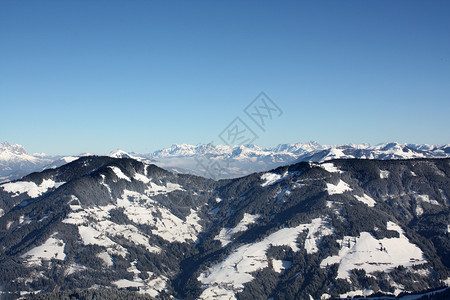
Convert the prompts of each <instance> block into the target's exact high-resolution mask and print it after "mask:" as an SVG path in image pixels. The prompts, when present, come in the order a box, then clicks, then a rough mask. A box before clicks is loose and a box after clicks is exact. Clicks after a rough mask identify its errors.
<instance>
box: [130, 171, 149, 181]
mask: <svg viewBox="0 0 450 300" xmlns="http://www.w3.org/2000/svg"><path fill="white" fill-rule="evenodd" d="M133 178H134V179H135V180H138V181H142V182H143V183H146V184H147V183H149V182H150V179H149V178H147V176H145V175H142V174H139V173H135V174H134V176H133Z"/></svg>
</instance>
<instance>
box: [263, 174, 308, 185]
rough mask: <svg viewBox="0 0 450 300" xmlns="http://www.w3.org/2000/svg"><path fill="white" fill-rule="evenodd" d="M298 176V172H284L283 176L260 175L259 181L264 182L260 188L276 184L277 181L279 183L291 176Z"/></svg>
mask: <svg viewBox="0 0 450 300" xmlns="http://www.w3.org/2000/svg"><path fill="white" fill-rule="evenodd" d="M298 175H300V172H288V171H286V172H284V174H283V175H280V174H277V173H264V174H262V175H261V180H263V181H264V182H263V183H262V184H261V186H263V187H266V186H269V185H272V184H274V183H277V182H278V181H281V180H283V179H285V178H289V177H291V176H298Z"/></svg>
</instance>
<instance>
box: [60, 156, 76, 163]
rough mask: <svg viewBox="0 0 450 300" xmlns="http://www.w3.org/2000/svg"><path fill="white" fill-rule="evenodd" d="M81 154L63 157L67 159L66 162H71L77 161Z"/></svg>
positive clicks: (64, 159)
mask: <svg viewBox="0 0 450 300" xmlns="http://www.w3.org/2000/svg"><path fill="white" fill-rule="evenodd" d="M79 158H80V157H79V156H65V157H63V158H61V159H62V160H63V161H65V162H66V163H71V162H73V161H76V160H77V159H79Z"/></svg>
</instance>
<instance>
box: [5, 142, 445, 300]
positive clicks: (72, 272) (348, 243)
mask: <svg viewBox="0 0 450 300" xmlns="http://www.w3.org/2000/svg"><path fill="white" fill-rule="evenodd" d="M192 147H193V148H191V147H187V146H183V147H179V148H180V149H177V150H175V149H172V150H175V151H171V150H165V151H161V152H160V153H159V154H158V153H157V154H155V155H154V156H151V158H152V159H156V158H159V157H162V156H163V155H167V156H170V155H175V156H176V157H188V155H191V156H194V157H195V156H196V155H198V153H211V152H212V150H210V149H209V148H208V147H207V146H196V147H198V148H202V147H203V149H206V150H205V151H204V152H200V150H198V149H197V148H196V147H194V146H192ZM306 147H312V146H304V148H306ZM316 147H317V148H319V147H321V146H317V145H316ZM174 148H175V147H174ZM279 148H280V149H278V150H273V151H272V153H275V152H276V153H278V154H277V155H283V154H282V153H283V152H285V153H287V154H286V155H292V156H293V157H296V159H299V158H298V156H296V154H292V153H293V152H295V151H297V150H298V151H299V153H302V152H303V150H301V149H302V146H298V145H297V146H295V145H287V146H280V147H279ZM304 148H303V149H304ZM192 149H196V150H195V151H192ZM404 150H405V151H404ZM223 151H224V153H223V154H222V155H230V156H233V157H234V158H235V159H238V158H243V159H244V160H247V159H249V158H251V157H256V158H257V159H256V160H255V161H258V159H259V158H260V157H263V158H264V157H267V152H269V151H268V150H261V149H259V148H257V147H256V146H250V147H235V148H231V149H228V148H224V150H223ZM314 151H315V152H314ZM314 151H311V150H307V151H304V152H305V153H309V157H314V158H315V159H317V160H322V159H324V158H325V157H327V155H337V156H342V155H346V156H347V155H350V154H349V151H353V152H352V153H360V156H361V157H362V156H363V155H365V156H367V155H371V154H373V155H374V157H381V158H386V157H387V156H389V155H390V157H395V158H399V155H400V154H402V153H405V154H404V155H407V156H408V158H411V157H412V156H413V155H419V154H420V155H429V153H432V152H435V153H439V154H440V155H441V154H442V153H446V152H445V148H443V150H442V149H438V150H436V148H433V147H432V151H429V149H428V150H426V151H423V150H418V149H413V148H412V147H409V146H401V145H398V144H387V145H384V146H377V147H370V146H365V147H361V148H359V149H358V147H356V146H342V147H330V148H326V149H317V151H316V150H314ZM358 151H361V152H358ZM312 152H314V153H312ZM162 153H165V154H162ZM180 154H181V155H180ZM115 155H116V156H120V157H122V156H125V155H128V154H127V153H123V152H120V153H119V152H116V153H115ZM442 155H443V154H442ZM149 158H150V157H149ZM149 158H139V159H138V160H137V159H133V158H129V157H127V158H116V157H108V156H101V157H100V156H86V157H81V158H79V159H77V160H75V161H72V162H70V163H67V164H64V165H62V166H60V167H55V168H49V169H46V170H44V171H42V172H38V173H32V174H29V175H27V176H25V177H23V178H21V179H20V180H17V181H13V182H8V183H3V184H0V245H1V246H0V286H1V290H0V298H2V297H5V298H8V299H9V298H13V299H14V298H18V297H19V296H27V295H28V296H30V297H31V294H33V293H38V294H39V295H37V296H34V297H32V298H36V299H72V298H74V299H79V298H83V299H84V298H88V299H94V298H95V299H100V298H101V299H105V298H106V299H143V296H148V297H151V298H158V299H173V298H175V299H187V300H189V299H342V298H347V297H353V296H368V295H372V296H377V295H378V298H373V299H392V298H393V297H395V296H399V297H401V295H402V293H428V294H426V295H425V296H424V297H425V298H420V296H414V297H413V296H408V297H404V298H398V299H405V300H406V299H419V298H420V299H446V297H447V299H448V296H449V290H448V289H446V288H447V286H449V285H450V240H449V234H450V233H449V232H450V225H449V224H450V217H449V216H450V210H449V207H450V159H449V158H446V159H435V158H411V159H407V160H403V159H395V160H372V159H370V160H369V159H336V160H331V161H326V162H320V163H319V162H298V163H295V164H292V165H289V166H282V167H278V168H276V169H273V170H270V171H264V172H260V173H253V174H250V175H247V176H244V177H240V178H236V179H226V180H219V181H215V180H211V179H208V178H203V177H199V176H194V175H186V174H176V173H172V172H169V171H166V170H164V169H161V168H159V167H157V166H155V165H153V164H149V163H147V162H145V161H144V160H145V159H149ZM436 290H437V292H436V293H439V297H441V298H428V295H431V294H433V292H432V291H436ZM133 291H136V292H139V293H140V294H141V296H139V295H137V294H136V295H131V294H130V293H132V292H133ZM92 293H94V294H95V295H96V296H95V297H93V296H92ZM82 295H91V296H89V297H87V296H86V297H84V296H82ZM100 295H101V296H100ZM119 295H121V296H119ZM127 295H128V296H127ZM382 295H390V296H389V297H390V298H389V297H385V296H382ZM125 296H127V297H125Z"/></svg>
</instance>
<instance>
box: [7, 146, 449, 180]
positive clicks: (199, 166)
mask: <svg viewBox="0 0 450 300" xmlns="http://www.w3.org/2000/svg"><path fill="white" fill-rule="evenodd" d="M87 155H90V154H80V155H74V156H47V155H45V154H32V155H31V154H28V153H27V152H26V150H25V149H24V148H23V147H22V146H20V145H10V144H9V143H7V142H4V143H2V144H0V182H5V181H8V180H14V179H18V178H21V177H22V176H24V175H26V174H29V173H31V172H36V171H42V170H44V169H49V168H56V167H59V166H62V165H64V164H66V163H68V162H71V161H73V160H75V159H77V158H79V157H81V156H87ZM108 155H109V156H110V157H115V158H133V159H136V160H139V161H142V162H147V163H154V164H156V165H158V166H160V167H162V168H164V169H167V170H170V171H173V172H176V173H187V174H194V175H199V176H203V177H207V178H213V179H228V178H236V177H240V176H245V175H248V174H251V173H254V172H262V171H267V170H270V169H273V168H276V167H279V166H283V165H288V164H292V163H296V162H300V161H313V162H323V161H326V160H330V159H337V158H360V159H411V158H445V157H450V144H445V145H426V144H399V143H385V144H380V145H376V146H371V145H369V144H349V145H340V146H324V145H320V144H318V143H316V142H309V143H296V144H280V145H278V146H276V147H273V148H266V149H263V148H260V147H258V146H256V145H240V146H234V147H231V146H223V145H216V146H215V145H211V144H198V145H196V146H194V145H187V144H179V145H173V146H172V147H170V148H164V149H161V150H158V151H155V152H153V153H149V154H137V153H133V152H125V151H122V150H116V151H113V152H111V153H110V154H108Z"/></svg>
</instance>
